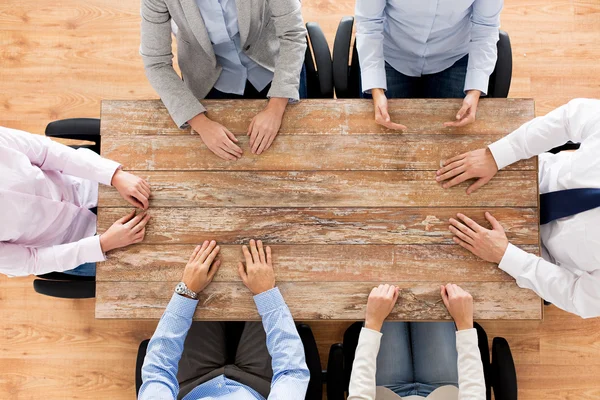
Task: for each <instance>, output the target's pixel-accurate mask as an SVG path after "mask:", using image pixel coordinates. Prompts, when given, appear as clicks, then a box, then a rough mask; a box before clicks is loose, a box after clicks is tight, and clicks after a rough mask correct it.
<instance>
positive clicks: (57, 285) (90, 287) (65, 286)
mask: <svg viewBox="0 0 600 400" xmlns="http://www.w3.org/2000/svg"><path fill="white" fill-rule="evenodd" d="M33 289H34V290H35V291H36V292H37V293H39V294H43V295H46V296H50V297H59V298H62V299H91V298H94V297H96V282H94V281H91V282H90V281H48V280H44V279H36V280H34V281H33Z"/></svg>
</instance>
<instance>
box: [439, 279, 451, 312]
mask: <svg viewBox="0 0 600 400" xmlns="http://www.w3.org/2000/svg"><path fill="white" fill-rule="evenodd" d="M440 295H441V296H442V301H443V302H444V306H446V308H447V309H448V308H449V307H450V300H449V299H448V292H446V287H445V286H444V285H441V286H440Z"/></svg>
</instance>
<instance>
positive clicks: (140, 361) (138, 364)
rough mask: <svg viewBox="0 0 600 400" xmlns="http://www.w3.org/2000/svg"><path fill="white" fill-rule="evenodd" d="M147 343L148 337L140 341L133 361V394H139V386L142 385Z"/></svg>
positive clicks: (148, 341)
mask: <svg viewBox="0 0 600 400" xmlns="http://www.w3.org/2000/svg"><path fill="white" fill-rule="evenodd" d="M148 343H150V339H146V340H144V341H142V343H140V347H138V352H137V359H136V361H135V396H136V398H137V396H138V395H139V394H140V388H141V387H142V383H143V382H142V366H143V365H144V359H145V358H146V352H147V351H148Z"/></svg>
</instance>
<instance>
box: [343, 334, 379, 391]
mask: <svg viewBox="0 0 600 400" xmlns="http://www.w3.org/2000/svg"><path fill="white" fill-rule="evenodd" d="M381 337H382V335H381V333H380V332H377V331H374V330H372V329H367V328H363V329H362V330H361V332H360V337H359V339H358V346H357V347H356V354H355V357H354V363H353V365H352V374H351V375H350V386H349V388H348V400H375V392H376V390H377V389H376V387H377V386H376V373H377V354H379V346H380V344H381Z"/></svg>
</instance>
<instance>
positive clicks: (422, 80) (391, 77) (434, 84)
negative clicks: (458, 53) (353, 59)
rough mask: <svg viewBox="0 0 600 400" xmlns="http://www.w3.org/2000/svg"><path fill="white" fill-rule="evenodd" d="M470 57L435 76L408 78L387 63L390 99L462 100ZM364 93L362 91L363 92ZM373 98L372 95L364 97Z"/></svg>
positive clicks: (387, 91)
mask: <svg viewBox="0 0 600 400" xmlns="http://www.w3.org/2000/svg"><path fill="white" fill-rule="evenodd" d="M468 63H469V56H468V55H466V56H464V57H463V58H461V59H460V60H458V61H457V62H455V63H454V64H453V65H452V66H451V67H449V68H447V69H445V70H443V71H440V72H438V73H435V74H429V75H422V76H407V75H404V74H403V73H401V72H398V71H396V70H395V69H394V68H393V67H392V66H391V65H389V64H388V63H387V62H386V63H385V75H386V81H387V90H386V92H385V95H386V97H387V98H388V99H455V98H460V99H462V98H463V97H465V92H464V88H465V78H466V76H467V64H468ZM361 93H362V91H361ZM363 97H364V98H371V96H370V95H367V94H365V95H363Z"/></svg>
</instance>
